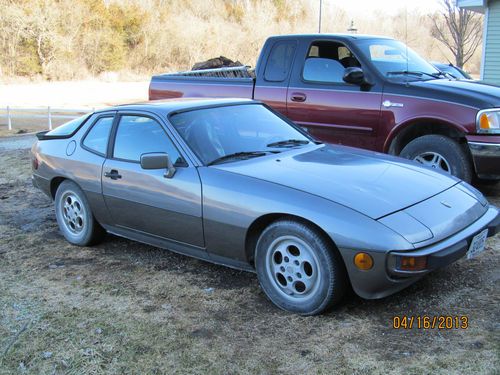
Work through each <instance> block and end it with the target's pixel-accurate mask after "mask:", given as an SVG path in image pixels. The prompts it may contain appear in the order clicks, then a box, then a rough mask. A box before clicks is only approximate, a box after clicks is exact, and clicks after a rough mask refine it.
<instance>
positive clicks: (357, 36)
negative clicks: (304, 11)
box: [269, 33, 393, 40]
mask: <svg viewBox="0 0 500 375" xmlns="http://www.w3.org/2000/svg"><path fill="white" fill-rule="evenodd" d="M271 38H273V39H328V38H335V39H344V40H346V39H351V40H356V39H387V40H393V38H390V37H387V36H383V35H368V34H342V33H339V34H323V33H321V34H318V33H316V34H288V35H274V36H272V37H270V38H269V39H271Z"/></svg>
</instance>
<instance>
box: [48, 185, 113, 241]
mask: <svg viewBox="0 0 500 375" xmlns="http://www.w3.org/2000/svg"><path fill="white" fill-rule="evenodd" d="M55 209H56V219H57V224H58V225H59V229H60V230H61V232H62V234H63V235H64V238H66V240H67V241H68V242H69V243H71V244H73V245H77V246H89V245H93V244H96V243H98V242H99V241H101V240H102V238H103V237H104V234H105V231H104V229H103V228H102V227H101V226H100V225H99V223H98V222H97V221H96V220H95V218H94V215H92V211H91V209H90V205H89V203H88V200H87V197H86V196H85V194H84V193H83V191H82V189H80V188H79V187H78V185H76V184H75V183H74V182H72V181H68V180H66V181H63V182H62V183H61V185H59V187H58V188H57V192H56V196H55Z"/></svg>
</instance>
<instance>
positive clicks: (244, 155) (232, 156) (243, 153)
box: [207, 151, 279, 166]
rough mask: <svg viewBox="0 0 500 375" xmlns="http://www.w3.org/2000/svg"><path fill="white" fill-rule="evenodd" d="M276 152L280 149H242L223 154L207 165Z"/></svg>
mask: <svg viewBox="0 0 500 375" xmlns="http://www.w3.org/2000/svg"><path fill="white" fill-rule="evenodd" d="M270 153H272V154H276V153H279V151H241V152H235V153H232V154H228V155H224V156H221V157H220V158H216V159H214V160H212V161H210V162H208V163H207V166H210V165H216V164H221V163H225V162H230V161H235V160H245V159H250V158H256V157H259V156H265V155H268V154H270Z"/></svg>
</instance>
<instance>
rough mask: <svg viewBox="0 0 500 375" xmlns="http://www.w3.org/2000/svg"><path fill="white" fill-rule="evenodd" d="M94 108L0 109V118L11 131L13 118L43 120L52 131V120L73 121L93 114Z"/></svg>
mask: <svg viewBox="0 0 500 375" xmlns="http://www.w3.org/2000/svg"><path fill="white" fill-rule="evenodd" d="M94 111H95V108H52V107H38V108H24V107H10V106H7V107H0V118H6V119H7V126H8V128H9V130H12V119H15V118H43V119H46V121H47V127H48V129H49V130H52V119H74V118H77V117H80V116H83V115H84V114H86V113H89V112H94Z"/></svg>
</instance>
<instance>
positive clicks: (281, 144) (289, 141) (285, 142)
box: [266, 139, 310, 147]
mask: <svg viewBox="0 0 500 375" xmlns="http://www.w3.org/2000/svg"><path fill="white" fill-rule="evenodd" d="M309 143H310V142H309V141H308V140H306V139H285V140H283V141H277V142H272V143H269V144H267V145H266V147H294V146H300V145H307V144H309Z"/></svg>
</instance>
